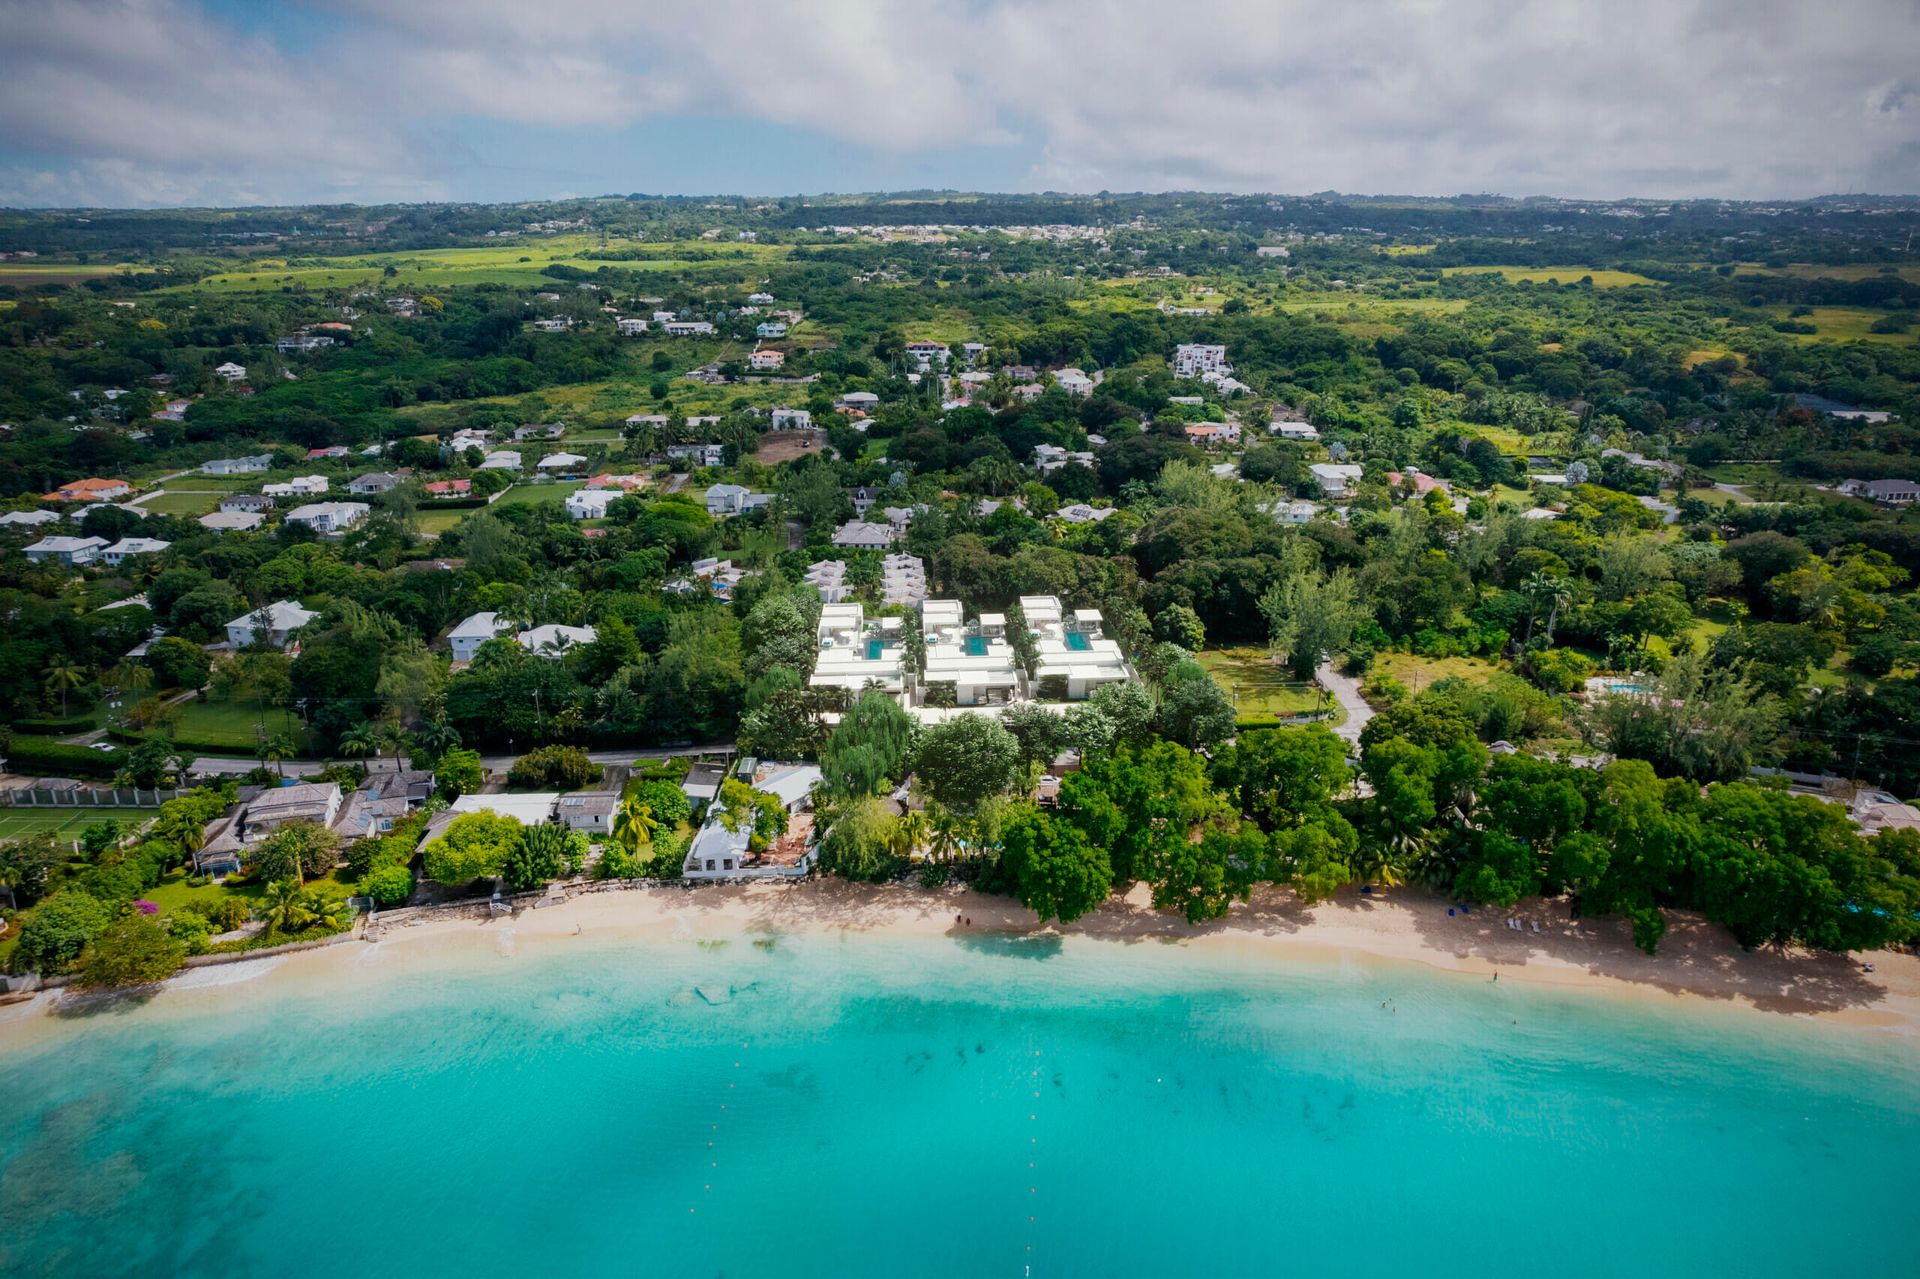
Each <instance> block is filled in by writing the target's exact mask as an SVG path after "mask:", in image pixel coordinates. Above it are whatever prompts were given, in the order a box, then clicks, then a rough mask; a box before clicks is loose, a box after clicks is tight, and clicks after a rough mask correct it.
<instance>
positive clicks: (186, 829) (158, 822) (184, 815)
mask: <svg viewBox="0 0 1920 1279" xmlns="http://www.w3.org/2000/svg"><path fill="white" fill-rule="evenodd" d="M206 831H207V827H206V823H205V822H203V821H201V820H200V819H199V818H198V817H196V816H194V814H193V811H192V809H191V807H190V806H189V805H187V804H184V803H179V804H167V805H164V806H162V808H161V810H160V816H159V817H158V818H156V819H155V820H154V823H153V837H154V838H155V839H157V840H160V841H162V842H164V843H168V844H172V845H173V846H174V847H175V848H177V849H179V850H180V851H181V852H183V853H191V852H193V851H194V850H195V849H197V848H199V847H200V841H201V839H202V838H203V837H205V835H206Z"/></svg>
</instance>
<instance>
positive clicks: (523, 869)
mask: <svg viewBox="0 0 1920 1279" xmlns="http://www.w3.org/2000/svg"><path fill="white" fill-rule="evenodd" d="M568 834H569V832H568V830H567V828H566V827H565V826H562V825H560V824H559V823H558V822H542V823H541V824H540V825H538V826H529V827H527V828H526V829H525V830H523V831H521V832H520V838H519V840H518V841H517V842H516V843H515V844H514V846H513V847H512V848H511V849H509V850H508V852H507V863H506V879H507V887H508V888H510V889H512V890H513V891H514V892H516V893H525V892H531V891H532V890H533V889H536V888H538V887H540V886H541V885H542V884H546V883H549V882H551V881H553V880H554V879H557V878H559V875H560V868H561V865H562V864H563V862H564V861H565V859H566V856H567V843H568V840H567V836H568Z"/></svg>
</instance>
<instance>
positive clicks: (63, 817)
mask: <svg viewBox="0 0 1920 1279" xmlns="http://www.w3.org/2000/svg"><path fill="white" fill-rule="evenodd" d="M158 811H159V810H157V809H152V808H0V840H9V839H20V838H22V837H23V836H27V835H38V834H39V833H40V832H41V831H48V830H50V831H52V832H53V833H54V834H55V835H57V836H59V837H60V838H62V839H78V838H80V832H81V831H82V830H84V829H86V828H87V827H88V826H91V825H93V824H94V823H95V822H104V821H117V822H119V823H120V829H121V832H122V833H123V834H124V833H129V832H131V831H132V829H133V828H134V827H136V826H144V825H145V824H146V823H148V822H150V821H152V820H153V817H154V814H155V813H156V812H158Z"/></svg>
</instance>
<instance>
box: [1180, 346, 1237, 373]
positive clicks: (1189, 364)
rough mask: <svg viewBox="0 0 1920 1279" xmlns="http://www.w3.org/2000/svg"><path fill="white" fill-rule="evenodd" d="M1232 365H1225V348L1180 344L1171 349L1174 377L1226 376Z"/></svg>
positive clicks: (1231, 370)
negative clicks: (1209, 374) (1216, 374)
mask: <svg viewBox="0 0 1920 1279" xmlns="http://www.w3.org/2000/svg"><path fill="white" fill-rule="evenodd" d="M1232 372H1233V365H1231V364H1228V363H1227V348H1226V347H1224V346H1209V345H1208V344H1206V343H1204V342H1182V343H1181V344H1180V345H1179V346H1176V347H1175V348H1173V375H1174V376H1175V377H1201V376H1204V375H1205V374H1208V373H1218V374H1228V373H1232Z"/></svg>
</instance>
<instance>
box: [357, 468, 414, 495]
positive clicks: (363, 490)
mask: <svg viewBox="0 0 1920 1279" xmlns="http://www.w3.org/2000/svg"><path fill="white" fill-rule="evenodd" d="M406 479H407V477H406V476H404V475H402V474H400V473H399V472H398V471H369V472H368V473H367V474H365V475H362V476H359V477H357V478H355V479H354V480H353V481H352V482H350V483H349V484H348V485H347V492H349V493H352V494H354V495H355V496H359V497H373V496H377V495H379V494H381V493H391V492H393V490H395V489H397V488H399V487H400V486H401V485H402V484H404V483H405V482H406Z"/></svg>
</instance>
